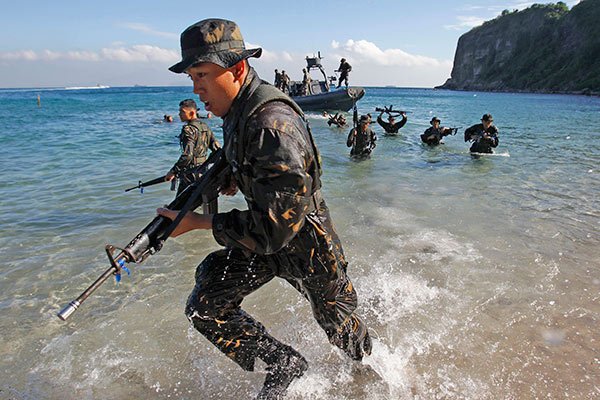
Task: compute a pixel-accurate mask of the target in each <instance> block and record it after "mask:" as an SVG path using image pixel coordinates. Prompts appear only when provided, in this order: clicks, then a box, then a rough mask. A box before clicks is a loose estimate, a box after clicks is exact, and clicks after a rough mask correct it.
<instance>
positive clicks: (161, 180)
mask: <svg viewBox="0 0 600 400" xmlns="http://www.w3.org/2000/svg"><path fill="white" fill-rule="evenodd" d="M165 177H166V175H163V176H160V177H158V178H154V179H152V180H149V181H146V182H142V181H138V184H137V186H132V187H130V188H129V189H125V191H126V192H129V191H130V190H133V189H140V191H141V192H142V193H144V188H145V187H147V186H152V185H158V184H159V183H164V182H166V181H165ZM176 182H177V180H176V179H173V180H172V181H171V190H175V184H176Z"/></svg>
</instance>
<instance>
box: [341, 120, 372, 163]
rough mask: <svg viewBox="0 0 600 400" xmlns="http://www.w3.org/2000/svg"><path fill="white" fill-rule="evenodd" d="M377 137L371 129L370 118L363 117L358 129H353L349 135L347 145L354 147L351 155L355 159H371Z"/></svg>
mask: <svg viewBox="0 0 600 400" xmlns="http://www.w3.org/2000/svg"><path fill="white" fill-rule="evenodd" d="M376 141H377V135H376V134H375V132H373V130H372V129H371V128H370V127H369V117H368V116H367V115H361V116H360V120H359V124H358V128H352V130H351V131H350V133H349V134H348V140H347V141H346V145H347V146H348V147H352V150H350V155H351V156H352V157H353V158H357V159H363V158H369V157H370V156H371V152H372V151H373V149H374V148H375V146H376V143H375V142H376Z"/></svg>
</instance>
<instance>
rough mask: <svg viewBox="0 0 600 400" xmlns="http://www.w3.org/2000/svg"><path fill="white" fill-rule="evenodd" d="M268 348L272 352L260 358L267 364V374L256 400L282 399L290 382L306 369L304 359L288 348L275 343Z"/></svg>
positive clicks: (306, 365)
mask: <svg viewBox="0 0 600 400" xmlns="http://www.w3.org/2000/svg"><path fill="white" fill-rule="evenodd" d="M268 347H270V348H271V349H272V350H273V351H272V352H270V353H269V354H268V355H266V354H265V355H264V356H263V357H261V358H262V359H263V360H264V361H265V362H267V364H268V366H267V371H268V373H267V377H266V378H265V383H264V384H263V387H262V389H261V391H260V393H259V394H258V396H257V397H256V400H280V399H283V398H284V397H285V393H286V390H287V388H288V387H289V386H290V384H291V383H292V381H293V380H294V379H296V378H299V377H301V376H302V375H303V374H304V372H305V371H306V370H307V369H308V362H307V361H306V359H304V357H302V355H301V354H300V353H298V352H297V351H296V350H294V349H293V348H291V347H290V346H286V345H284V344H282V343H279V342H277V341H275V343H273V342H271V343H269V346H268Z"/></svg>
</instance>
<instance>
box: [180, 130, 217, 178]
mask: <svg viewBox="0 0 600 400" xmlns="http://www.w3.org/2000/svg"><path fill="white" fill-rule="evenodd" d="M179 144H180V145H181V156H179V159H178V160H177V162H176V163H175V165H173V168H171V172H172V173H174V174H179V173H180V172H182V171H185V170H186V169H188V168H192V167H195V166H197V165H200V164H202V163H203V162H204V161H206V153H207V152H208V149H210V150H211V151H215V150H217V149H218V148H220V147H221V146H220V145H219V142H218V141H217V140H216V139H215V136H214V134H213V132H212V130H211V129H210V128H209V127H208V125H206V124H205V123H204V122H202V121H200V120H198V119H194V120H192V121H188V122H187V123H186V124H185V125H184V126H183V128H181V133H180V134H179Z"/></svg>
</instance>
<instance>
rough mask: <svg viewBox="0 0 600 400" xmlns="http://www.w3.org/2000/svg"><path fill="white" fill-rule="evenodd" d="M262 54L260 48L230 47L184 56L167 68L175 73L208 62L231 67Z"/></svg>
mask: <svg viewBox="0 0 600 400" xmlns="http://www.w3.org/2000/svg"><path fill="white" fill-rule="evenodd" d="M261 54H262V49H261V48H258V49H244V50H242V49H230V50H223V51H217V52H211V53H206V54H198V55H195V56H192V57H186V58H184V59H183V60H181V61H180V62H178V63H177V64H175V65H173V66H171V67H169V70H170V71H172V72H175V73H177V74H181V73H182V72H184V71H185V70H186V69H188V68H189V67H191V66H193V65H195V64H199V63H203V62H208V63H212V64H216V65H218V66H220V67H223V68H230V67H233V66H234V65H235V64H237V63H238V62H240V61H242V60H245V59H247V58H250V57H255V58H259V57H260V56H261Z"/></svg>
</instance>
